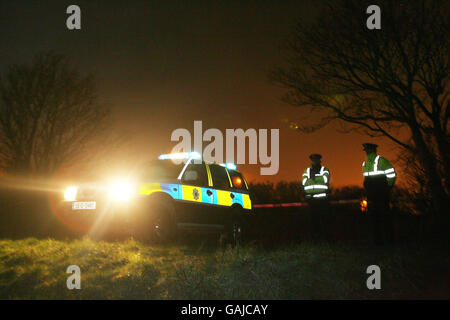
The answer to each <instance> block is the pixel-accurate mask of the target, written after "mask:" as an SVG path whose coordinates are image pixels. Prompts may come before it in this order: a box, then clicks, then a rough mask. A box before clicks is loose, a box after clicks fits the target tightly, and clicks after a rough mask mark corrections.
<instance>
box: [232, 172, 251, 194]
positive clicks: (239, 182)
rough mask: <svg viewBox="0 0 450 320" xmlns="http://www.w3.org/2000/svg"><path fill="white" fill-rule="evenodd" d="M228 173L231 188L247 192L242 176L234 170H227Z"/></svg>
mask: <svg viewBox="0 0 450 320" xmlns="http://www.w3.org/2000/svg"><path fill="white" fill-rule="evenodd" d="M228 173H229V174H230V178H231V182H232V183H233V188H235V189H240V190H247V184H246V182H245V180H244V177H243V176H242V174H240V173H239V172H237V171H234V170H228Z"/></svg>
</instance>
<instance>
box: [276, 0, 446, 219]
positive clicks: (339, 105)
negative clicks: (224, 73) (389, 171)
mask: <svg viewBox="0 0 450 320" xmlns="http://www.w3.org/2000/svg"><path fill="white" fill-rule="evenodd" d="M371 4H372V2H369V1H356V0H342V1H332V2H329V3H328V4H326V5H324V7H323V8H322V10H321V12H320V14H319V15H318V16H317V19H316V20H315V22H313V23H303V22H300V23H299V24H298V25H297V27H296V29H295V30H294V32H293V34H292V37H291V38H290V39H289V40H288V42H287V46H286V47H287V59H286V64H285V65H284V66H281V67H280V68H278V69H276V70H274V71H273V72H272V73H271V75H270V78H271V80H272V81H273V82H274V83H275V84H277V85H281V86H282V87H284V88H286V89H287V93H286V95H285V96H284V101H286V102H287V103H289V104H291V105H294V106H297V107H300V108H301V110H304V111H306V110H307V109H310V110H312V111H313V112H318V113H321V114H325V117H322V119H321V120H320V121H319V122H318V123H311V124H309V126H304V127H301V126H300V127H297V129H298V130H302V131H306V132H308V131H311V129H313V130H317V129H319V128H321V127H323V126H324V125H326V124H327V123H329V122H330V121H332V120H336V119H337V120H341V121H343V123H347V124H349V126H347V127H349V129H350V130H360V131H363V132H365V133H367V134H369V135H372V136H384V137H387V138H389V139H391V140H392V141H394V142H395V143H396V144H397V145H398V146H400V147H401V148H402V149H403V150H406V151H408V152H412V153H414V154H416V155H417V161H418V162H419V163H420V166H421V167H422V168H423V170H424V174H425V176H424V177H423V178H424V181H425V183H426V184H427V186H428V188H429V190H431V193H432V195H433V205H434V208H435V209H436V211H437V212H444V211H445V210H446V208H448V207H447V205H448V196H449V190H450V186H449V183H450V182H449V176H450V162H449V160H450V159H449V156H450V155H449V151H450V149H449V146H450V141H449V131H448V127H449V117H450V101H449V68H450V64H449V52H450V46H449V44H450V34H449V33H450V25H449V23H450V8H449V7H450V2H449V1H445V0H433V1H426V0H418V1H390V0H381V1H377V4H378V5H379V6H380V8H381V12H382V15H381V30H369V29H368V28H367V27H366V19H367V18H368V15H367V14H366V8H367V7H368V6H369V5H371ZM303 114H306V113H305V112H303Z"/></svg>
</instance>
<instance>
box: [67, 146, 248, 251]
mask: <svg viewBox="0 0 450 320" xmlns="http://www.w3.org/2000/svg"><path fill="white" fill-rule="evenodd" d="M63 203H64V206H65V208H66V210H65V212H66V215H67V214H68V215H71V216H72V218H79V219H80V220H81V219H86V220H89V221H90V222H91V228H101V227H105V226H107V225H109V224H111V223H112V221H114V222H115V223H117V222H118V225H119V228H125V227H126V226H133V228H132V230H133V232H134V233H135V236H140V237H153V238H156V239H159V240H164V241H167V240H169V239H172V238H174V237H175V236H176V235H177V234H179V231H182V230H191V231H194V232H198V231H200V232H218V233H221V234H223V235H226V236H227V238H228V239H229V240H230V241H231V242H232V243H233V244H236V243H237V242H239V241H240V239H241V236H242V227H243V219H244V217H245V214H248V213H251V209H252V204H251V200H250V196H249V192H248V185H247V182H246V180H245V178H244V177H243V175H242V174H241V173H240V172H239V171H237V170H236V166H235V165H234V164H211V163H205V162H204V161H202V160H201V156H200V154H199V153H197V152H190V153H171V154H163V155H160V156H159V157H158V159H156V160H154V161H151V162H150V163H146V164H145V165H143V166H141V167H139V169H137V170H135V172H133V173H131V174H130V176H129V177H127V178H126V179H123V180H118V181H111V182H109V183H107V184H98V183H95V184H92V183H88V184H80V185H78V186H70V187H68V188H67V189H66V190H65V193H64V201H63ZM91 230H92V229H91Z"/></svg>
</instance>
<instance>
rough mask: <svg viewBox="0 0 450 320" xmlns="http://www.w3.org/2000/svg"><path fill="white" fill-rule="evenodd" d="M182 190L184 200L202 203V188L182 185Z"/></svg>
mask: <svg viewBox="0 0 450 320" xmlns="http://www.w3.org/2000/svg"><path fill="white" fill-rule="evenodd" d="M181 188H182V192H183V200H187V201H196V202H202V190H201V188H200V187H194V186H185V185H182V186H181ZM194 189H197V191H194ZM194 195H195V197H194ZM196 198H197V199H196Z"/></svg>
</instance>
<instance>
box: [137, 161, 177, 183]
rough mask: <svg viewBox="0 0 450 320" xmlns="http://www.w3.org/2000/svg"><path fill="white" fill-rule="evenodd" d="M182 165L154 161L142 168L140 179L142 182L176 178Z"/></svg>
mask: <svg viewBox="0 0 450 320" xmlns="http://www.w3.org/2000/svg"><path fill="white" fill-rule="evenodd" d="M183 166H184V164H183V163H181V164H175V163H173V161H172V160H154V161H151V162H149V163H147V164H145V165H144V166H143V167H142V170H141V173H140V177H141V179H144V180H158V181H167V180H174V179H176V178H177V177H178V175H179V174H180V172H181V170H182V169H183Z"/></svg>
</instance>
